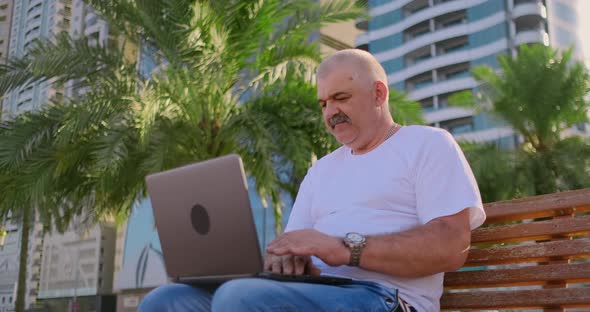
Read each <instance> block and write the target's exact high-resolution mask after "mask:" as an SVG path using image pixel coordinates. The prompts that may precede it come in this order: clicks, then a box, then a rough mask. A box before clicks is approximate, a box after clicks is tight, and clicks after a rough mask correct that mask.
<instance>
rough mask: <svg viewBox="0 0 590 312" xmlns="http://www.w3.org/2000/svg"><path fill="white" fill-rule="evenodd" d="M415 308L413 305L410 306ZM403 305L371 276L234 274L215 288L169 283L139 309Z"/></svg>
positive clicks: (367, 309) (378, 311) (365, 311)
mask: <svg viewBox="0 0 590 312" xmlns="http://www.w3.org/2000/svg"><path fill="white" fill-rule="evenodd" d="M412 310H413V309H412ZM152 311H154V312H155V311H157V312H166V311H174V312H182V311H213V312H226V311H231V312H235V311H281V312H290V311H351V312H352V311H358V312H361V311H362V312H371V311H374V312H385V311H403V310H402V308H401V306H400V304H398V298H397V291H396V290H394V289H388V288H385V287H383V286H380V285H379V284H376V283H372V282H360V281H359V282H354V283H351V284H347V285H339V286H332V285H321V284H309V283H293V282H279V281H273V280H269V279H261V278H244V279H235V280H231V281H229V282H226V283H224V284H223V285H221V286H220V287H219V288H218V289H217V290H215V291H212V290H204V289H200V288H197V287H193V286H189V285H185V284H167V285H164V286H160V287H158V288H156V289H154V290H152V291H151V292H150V293H149V294H148V295H147V296H145V297H144V298H143V300H142V301H141V304H140V305H139V312H152Z"/></svg>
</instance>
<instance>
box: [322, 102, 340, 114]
mask: <svg viewBox="0 0 590 312" xmlns="http://www.w3.org/2000/svg"><path fill="white" fill-rule="evenodd" d="M338 113H340V109H338V106H337V105H335V104H334V103H330V101H328V102H326V108H325V109H324V116H326V118H332V116H334V115H337V114H338Z"/></svg>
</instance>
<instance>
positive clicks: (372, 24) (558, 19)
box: [356, 0, 583, 145]
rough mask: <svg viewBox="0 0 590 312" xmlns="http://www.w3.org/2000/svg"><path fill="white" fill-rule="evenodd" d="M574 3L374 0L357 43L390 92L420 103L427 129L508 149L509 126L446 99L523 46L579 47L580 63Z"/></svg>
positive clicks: (470, 86)
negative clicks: (475, 73) (474, 71)
mask: <svg viewBox="0 0 590 312" xmlns="http://www.w3.org/2000/svg"><path fill="white" fill-rule="evenodd" d="M576 6H577V1H575V0H573V1H570V0H370V1H369V2H368V7H369V13H370V16H371V18H370V20H369V22H368V23H357V26H361V27H363V26H364V27H366V30H367V32H366V33H365V34H362V35H360V36H358V37H357V42H356V44H357V46H358V47H359V48H364V49H367V50H369V51H370V52H371V53H373V54H374V55H375V57H376V58H377V59H378V60H379V61H380V62H381V64H382V65H383V66H384V68H385V70H386V71H387V74H388V80H389V84H390V86H391V87H395V88H396V89H398V90H402V91H406V92H408V93H409V96H410V98H411V99H413V100H416V101H418V102H420V104H421V105H422V108H423V110H424V117H425V119H426V121H427V123H428V124H430V125H433V126H436V127H441V128H445V129H447V130H449V131H450V132H451V133H452V134H453V135H455V137H456V138H458V139H468V140H472V141H480V142H481V141H497V142H499V143H502V144H504V145H511V144H512V143H513V141H514V140H513V138H514V132H513V131H512V129H510V128H509V127H507V126H505V125H504V124H503V123H502V122H501V121H499V120H496V119H493V118H489V116H487V115H485V114H475V113H474V111H473V110H470V109H465V108H458V107H452V106H449V103H448V99H449V97H450V96H451V95H452V94H454V93H456V92H459V91H463V90H470V89H475V88H477V87H478V83H477V82H476V81H475V79H474V78H472V77H471V75H470V69H471V68H472V67H474V66H477V65H482V64H486V65H489V66H492V67H496V68H497V67H498V63H497V57H498V56H499V55H502V54H511V55H516V54H517V53H518V48H519V46H521V45H523V44H533V43H541V44H545V45H551V46H554V47H556V48H559V49H565V48H568V47H569V46H572V45H574V46H575V53H574V57H576V58H578V59H582V57H583V56H582V52H581V44H580V42H579V40H580V38H579V37H578V35H577V31H578V27H577V20H578V18H579V17H578V14H577V12H576ZM394 118H395V117H394Z"/></svg>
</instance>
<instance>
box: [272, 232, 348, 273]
mask: <svg viewBox="0 0 590 312" xmlns="http://www.w3.org/2000/svg"><path fill="white" fill-rule="evenodd" d="M266 251H267V252H268V253H269V254H272V255H277V256H284V255H294V256H307V257H309V256H315V257H318V258H320V259H321V260H322V261H324V262H325V263H326V264H328V265H331V266H340V265H346V264H348V263H349V261H350V250H349V249H348V248H346V246H344V244H343V243H342V239H341V238H338V237H333V236H329V235H326V234H324V233H321V232H318V231H316V230H311V229H305V230H298V231H293V232H288V233H285V234H283V235H281V236H279V237H278V238H276V239H275V240H273V241H272V242H270V244H268V247H267V249H266Z"/></svg>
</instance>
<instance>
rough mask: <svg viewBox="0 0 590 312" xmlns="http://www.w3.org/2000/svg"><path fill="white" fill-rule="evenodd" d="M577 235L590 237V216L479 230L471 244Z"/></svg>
mask: <svg viewBox="0 0 590 312" xmlns="http://www.w3.org/2000/svg"><path fill="white" fill-rule="evenodd" d="M575 235H590V216H582V217H577V218H559V219H554V220H548V221H539V222H531V223H520V224H510V225H502V226H495V227H485V228H479V229H476V230H475V231H473V232H472V234H471V243H472V244H476V243H492V242H493V243H503V242H504V243H505V242H522V241H527V240H549V239H551V238H552V237H555V236H564V237H567V236H575Z"/></svg>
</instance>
